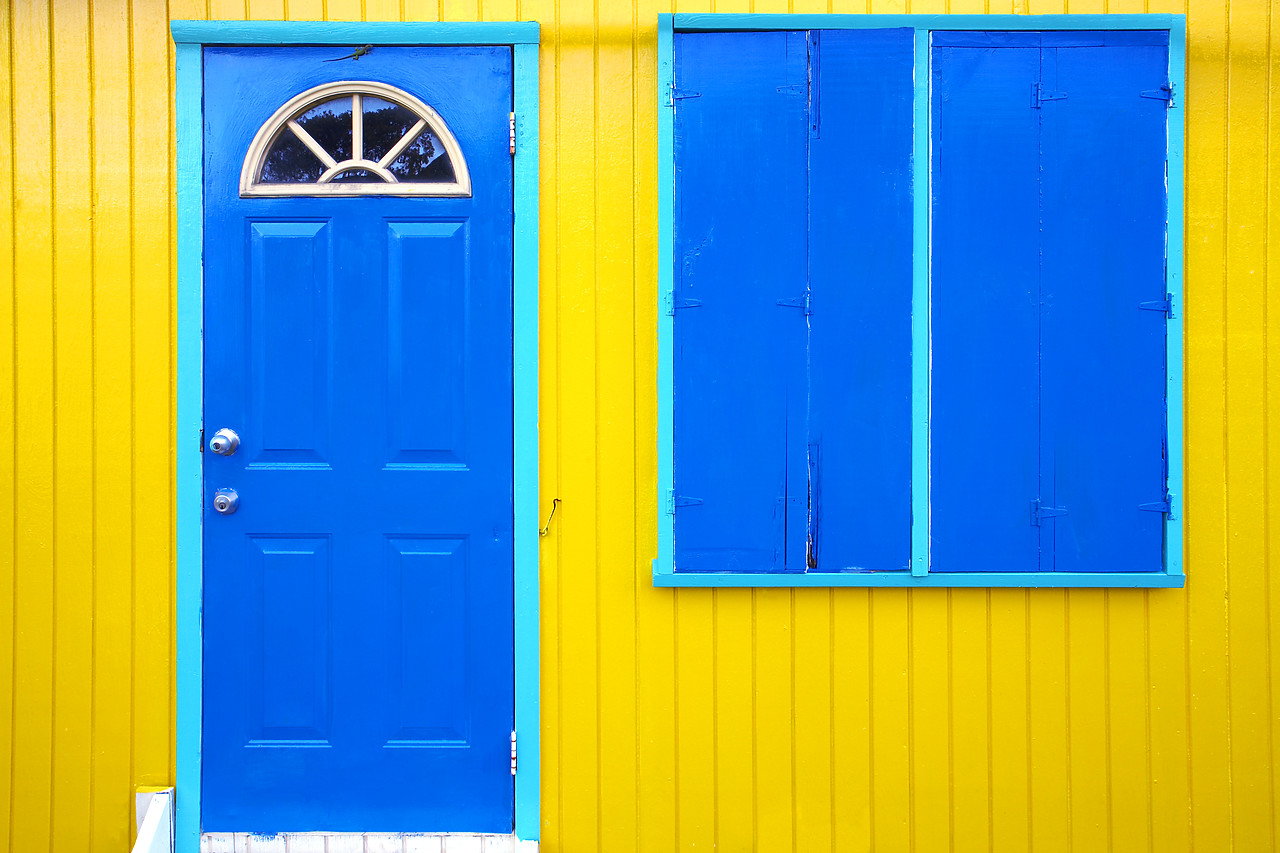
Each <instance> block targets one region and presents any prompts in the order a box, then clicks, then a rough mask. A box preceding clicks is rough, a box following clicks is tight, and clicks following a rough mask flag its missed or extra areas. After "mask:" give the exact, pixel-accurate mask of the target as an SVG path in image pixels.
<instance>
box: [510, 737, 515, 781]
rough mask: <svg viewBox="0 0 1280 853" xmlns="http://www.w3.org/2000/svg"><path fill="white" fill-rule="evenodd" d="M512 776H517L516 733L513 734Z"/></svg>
mask: <svg viewBox="0 0 1280 853" xmlns="http://www.w3.org/2000/svg"><path fill="white" fill-rule="evenodd" d="M511 775H512V776H514V775H516V733H515V732H512V733H511Z"/></svg>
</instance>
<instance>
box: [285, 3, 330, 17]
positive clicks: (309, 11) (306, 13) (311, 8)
mask: <svg viewBox="0 0 1280 853" xmlns="http://www.w3.org/2000/svg"><path fill="white" fill-rule="evenodd" d="M283 2H284V17H285V19H286V20H289V21H322V20H324V0H283Z"/></svg>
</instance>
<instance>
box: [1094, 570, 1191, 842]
mask: <svg viewBox="0 0 1280 853" xmlns="http://www.w3.org/2000/svg"><path fill="white" fill-rule="evenodd" d="M1158 592H1164V591H1163V590H1158ZM1147 596H1148V593H1147V591H1146V590H1111V591H1109V592H1107V593H1106V595H1105V610H1106V618H1107V639H1108V642H1107V703H1106V708H1105V711H1106V713H1107V715H1108V726H1109V731H1110V737H1109V739H1108V748H1109V749H1108V751H1109V753H1110V754H1109V755H1108V759H1109V761H1110V771H1109V772H1110V778H1111V791H1110V794H1111V802H1110V804H1109V811H1110V815H1109V818H1110V821H1111V831H1110V839H1111V846H1112V849H1115V850H1149V849H1151V847H1152V843H1151V842H1152V839H1151V822H1152V811H1151V702H1150V696H1151V667H1150V646H1149V645H1148V637H1147ZM1169 651H1171V652H1175V653H1176V650H1169Z"/></svg>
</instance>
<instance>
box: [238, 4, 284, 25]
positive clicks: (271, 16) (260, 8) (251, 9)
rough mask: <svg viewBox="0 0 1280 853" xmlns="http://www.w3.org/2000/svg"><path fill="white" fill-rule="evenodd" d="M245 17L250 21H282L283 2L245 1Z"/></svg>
mask: <svg viewBox="0 0 1280 853" xmlns="http://www.w3.org/2000/svg"><path fill="white" fill-rule="evenodd" d="M245 7H246V9H245V17H246V18H248V19H249V20H251V21H283V20H284V19H285V17H286V15H285V0H245Z"/></svg>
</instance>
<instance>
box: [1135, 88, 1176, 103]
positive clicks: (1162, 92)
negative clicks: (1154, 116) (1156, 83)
mask: <svg viewBox="0 0 1280 853" xmlns="http://www.w3.org/2000/svg"><path fill="white" fill-rule="evenodd" d="M1139 94H1140V95H1141V96H1142V97H1144V98H1151V99H1152V100H1156V101H1164V104H1165V106H1166V107H1171V106H1173V84H1172V83H1161V84H1160V88H1159V89H1147V90H1145V91H1143V92H1140V93H1139Z"/></svg>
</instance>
